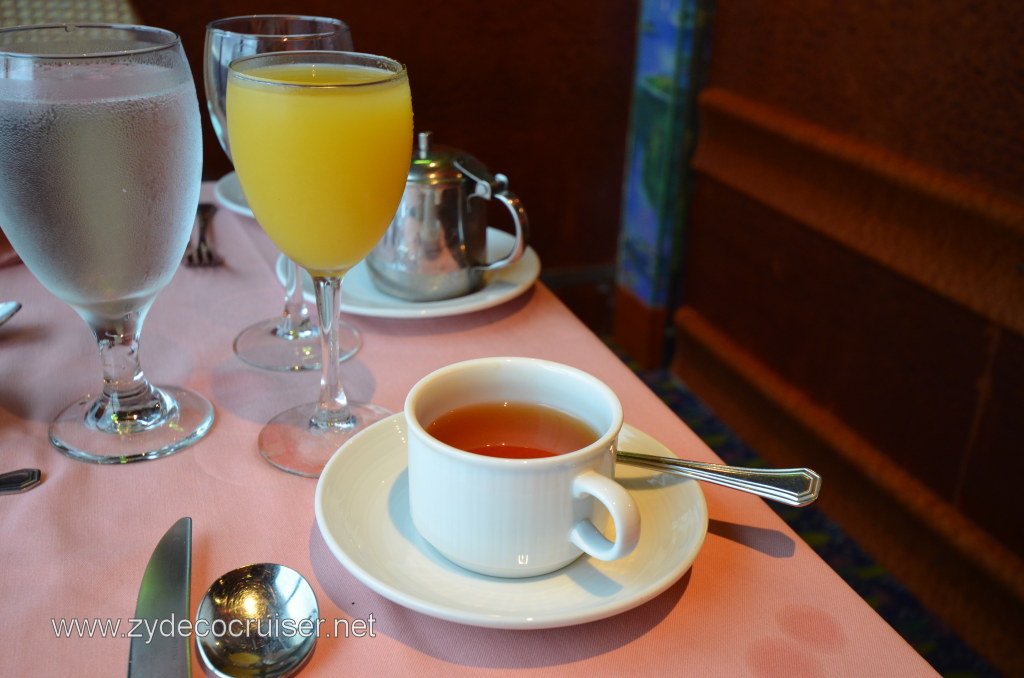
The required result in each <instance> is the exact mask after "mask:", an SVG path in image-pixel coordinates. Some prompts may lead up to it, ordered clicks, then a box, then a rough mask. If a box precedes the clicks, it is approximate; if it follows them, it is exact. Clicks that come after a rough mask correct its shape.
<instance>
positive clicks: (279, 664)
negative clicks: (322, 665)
mask: <svg viewBox="0 0 1024 678" xmlns="http://www.w3.org/2000/svg"><path fill="white" fill-rule="evenodd" d="M319 616H320V612H319V608H318V607H317V602H316V594H314V593H313V589H312V588H311V587H310V586H309V582H307V581H306V579H305V578H304V577H303V576H302V575H301V574H299V573H298V572H296V571H295V570H293V569H291V568H289V567H285V566H284V565H275V564H274V563H257V564H255V565H246V566H245V567H240V568H238V569H235V570H232V571H230V572H227V573H225V574H223V575H221V576H220V577H219V578H218V579H217V580H216V581H215V582H213V584H211V585H210V588H209V589H208V590H207V591H206V594H205V595H204V596H203V600H202V602H200V603H199V610H198V611H197V612H196V626H195V636H196V645H197V647H198V648H199V656H200V657H202V659H203V663H204V664H206V666H207V668H209V669H210V670H211V671H212V672H213V674H214V675H216V676H227V677H229V678H234V677H236V676H263V677H265V678H285V677H286V676H293V675H295V674H296V673H298V671H299V670H300V669H301V668H302V667H303V666H305V665H306V662H307V661H308V660H309V657H310V655H311V654H312V653H313V646H314V645H315V644H316V637H317V631H318V626H319Z"/></svg>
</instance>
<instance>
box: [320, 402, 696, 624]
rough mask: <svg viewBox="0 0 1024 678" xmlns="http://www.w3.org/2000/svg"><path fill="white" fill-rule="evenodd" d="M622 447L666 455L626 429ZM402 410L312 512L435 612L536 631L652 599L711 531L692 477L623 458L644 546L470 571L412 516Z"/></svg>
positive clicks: (325, 482) (347, 453) (336, 462)
mask: <svg viewBox="0 0 1024 678" xmlns="http://www.w3.org/2000/svg"><path fill="white" fill-rule="evenodd" d="M621 441H622V446H623V447H626V448H628V449H630V450H632V451H636V452H645V453H648V454H657V455H663V456H671V453H670V452H669V451H668V450H667V449H666V448H665V447H664V446H662V445H661V444H660V443H658V442H657V441H656V440H654V439H653V438H651V437H650V436H648V435H646V434H645V433H642V432H640V431H638V430H637V429H634V428H632V427H629V426H626V427H624V428H623V430H622V435H621ZM405 468H406V453H405V418H404V415H402V414H396V415H394V416H392V417H389V418H388V419H385V420H384V421H381V422H379V423H377V424H374V425H373V426H371V427H370V428H368V429H367V430H366V431H364V432H363V433H361V434H359V435H358V436H356V437H355V438H353V439H352V440H351V441H350V442H349V443H347V444H346V445H344V446H343V447H342V448H341V449H340V450H338V452H336V453H335V455H334V456H333V457H332V458H331V460H330V461H329V462H328V463H327V466H326V467H325V468H324V470H323V473H322V474H321V475H320V480H319V481H318V483H317V487H316V500H315V506H316V520H317V524H318V525H319V527H320V532H321V534H323V537H324V540H325V541H326V542H327V545H328V546H329V547H330V549H331V552H332V553H334V555H335V557H336V558H337V559H338V560H339V561H340V562H341V564H342V565H344V566H345V568H346V569H348V570H349V572H351V573H352V574H353V575H354V576H355V577H356V578H357V579H359V580H360V581H361V582H363V583H364V584H366V585H367V586H368V587H370V588H371V589H373V590H374V591H376V592H377V593H379V594H381V595H382V596H384V597H385V598H388V599H389V600H392V601H394V602H396V603H398V604H399V605H402V606H404V607H407V608H410V609H412V610H416V611H418V612H422V613H423V614H427V615H430V616H433V617H438V618H440V619H447V620H449V621H454V622H459V623H462V624H469V625H473V626H485V627H491V628H501V629H539V628H551V627H558V626H569V625H572V624H581V623H584V622H589V621H595V620H597V619H603V618H605V617H610V616H612V615H615V614H618V613H620V612H625V611H626V610H630V609H632V608H634V607H637V606H638V605H641V604H642V603H645V602H647V601H648V600H651V599H652V598H654V597H655V596H657V595H658V594H660V593H662V592H663V591H665V590H666V589H668V588H669V587H670V586H672V584H674V583H675V582H677V581H678V580H679V579H680V578H681V577H682V576H683V574H685V573H686V571H687V570H688V569H689V568H690V565H691V564H692V563H693V560H694V558H695V557H696V556H697V552H698V551H700V548H701V546H702V545H703V543H704V536H705V534H706V533H707V525H708V511H707V504H706V503H705V501H704V494H703V493H702V492H701V489H700V487H699V485H698V484H697V482H696V481H692V480H687V479H684V478H681V477H679V476H671V475H667V474H661V473H657V472H652V471H647V470H644V469H639V468H633V467H628V466H624V465H621V464H620V465H618V466H617V467H616V469H615V472H616V474H617V478H618V479H619V481H620V482H622V483H623V485H625V486H626V488H627V489H628V490H629V491H630V492H632V494H633V497H634V499H635V500H636V502H637V505H638V506H639V507H640V513H641V521H642V527H641V535H640V543H639V544H638V545H637V548H636V550H635V551H634V552H633V553H632V554H631V555H629V556H628V557H626V558H623V559H622V560H617V561H613V562H602V561H599V560H594V559H591V558H590V557H589V556H586V555H584V556H582V557H580V559H578V560H576V561H575V562H573V563H572V564H571V565H568V566H566V567H564V568H562V569H561V570H559V571H557V572H553V573H551V574H548V575H543V576H540V577H531V578H528V579H501V578H497V577H487V576H484V575H479V574H475V573H473V572H470V571H468V570H464V569H462V568H460V567H458V566H457V565H454V564H452V563H451V562H449V561H448V560H446V559H445V558H444V556H442V555H440V554H439V553H438V552H437V551H435V550H434V548H433V547H432V546H430V545H429V544H427V543H426V542H425V541H424V540H423V538H422V537H420V536H419V533H418V532H417V531H416V529H415V528H414V527H413V525H412V519H411V518H410V517H409V503H408V483H407V479H406V475H405Z"/></svg>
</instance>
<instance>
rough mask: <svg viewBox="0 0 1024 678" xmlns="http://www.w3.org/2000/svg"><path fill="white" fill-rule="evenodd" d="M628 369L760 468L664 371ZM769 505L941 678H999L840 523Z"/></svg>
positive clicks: (732, 454)
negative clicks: (632, 370) (944, 677)
mask: <svg viewBox="0 0 1024 678" xmlns="http://www.w3.org/2000/svg"><path fill="white" fill-rule="evenodd" d="M627 362H628V361H627ZM632 367H633V369H634V372H636V373H637V375H638V376H639V377H640V378H641V379H642V380H643V381H644V382H645V383H646V384H647V385H648V386H649V387H650V388H651V390H653V391H654V392H655V393H657V394H658V396H659V397H661V399H662V400H663V401H665V403H667V404H668V406H669V407H671V408H672V410H673V411H674V412H675V413H676V414H677V415H679V417H680V418H681V419H682V420H683V421H685V422H686V423H687V425H688V426H689V427H690V428H692V429H693V430H694V432H695V433H697V435H699V436H700V437H701V439H702V440H703V441H704V442H705V443H707V445H708V446H709V447H710V448H711V449H713V450H714V451H715V453H716V454H718V455H719V456H720V457H721V458H722V459H723V460H724V461H725V462H726V463H727V464H732V465H736V466H764V465H765V464H764V461H763V460H761V459H760V458H758V456H757V453H756V452H754V451H753V450H752V449H750V448H749V447H747V446H746V445H745V444H744V443H743V441H742V440H740V439H739V438H738V437H737V436H736V435H735V434H734V433H732V432H731V431H730V430H729V429H728V428H726V427H725V425H724V424H723V423H722V422H721V421H720V420H719V419H718V418H717V417H716V416H715V414H714V413H713V412H712V411H711V410H710V409H709V408H708V407H707V406H706V405H705V404H704V403H702V402H701V401H700V400H699V399H698V398H696V397H695V396H694V395H693V393H692V392H690V390H689V389H688V388H687V387H686V385H685V384H684V383H683V382H682V381H680V380H679V379H678V378H677V377H675V376H674V375H672V374H671V373H668V372H667V371H665V370H650V371H647V370H639V369H637V368H636V366H632ZM769 505H770V506H771V507H772V508H773V509H775V511H776V513H778V514H779V515H780V516H781V517H782V518H783V520H785V521H786V523H788V524H789V525H790V527H792V528H793V530H794V531H796V533H797V534H799V535H800V536H801V537H802V538H803V540H804V541H805V542H807V544H808V545H809V546H810V547H811V548H813V549H814V551H815V552H816V553H818V555H820V556H821V557H822V559H823V560H825V561H826V562H827V563H828V564H829V565H830V566H831V567H832V568H833V569H834V570H835V571H836V572H837V573H838V574H839V575H840V576H841V577H842V578H843V580H845V581H846V582H847V583H848V584H849V585H850V586H851V587H852V588H853V589H854V590H855V591H856V592H857V593H858V594H860V596H861V597H862V598H864V600H865V601H867V602H868V604H870V605H871V607H872V608H874V609H875V611H877V612H878V614H879V615H880V616H881V617H882V618H883V619H885V620H886V621H887V622H888V623H889V624H890V625H891V626H892V627H893V628H894V629H895V630H896V631H897V632H898V633H899V634H900V635H901V636H902V637H903V638H904V639H906V641H907V642H908V643H910V644H911V645H912V646H913V647H914V648H915V649H916V650H917V651H918V652H920V653H921V656H922V657H924V658H925V659H926V660H927V661H928V662H929V663H930V664H931V665H932V666H933V667H934V668H935V670H936V671H938V672H939V673H940V674H941V675H943V676H946V677H947V678H999V676H1000V674H999V673H998V672H996V671H995V669H993V668H992V667H991V666H990V665H989V664H988V663H987V662H986V661H985V660H984V659H983V658H982V657H980V656H979V655H978V654H977V653H976V652H974V650H972V649H971V648H970V647H969V646H968V645H966V644H965V643H964V642H963V641H962V640H961V639H960V638H959V637H958V636H957V635H956V634H955V633H954V632H953V631H952V630H951V629H950V628H949V627H948V626H947V625H946V624H945V623H944V622H943V621H942V619H940V618H939V617H937V616H936V615H934V614H933V613H931V612H930V611H929V610H927V609H926V608H925V607H924V606H923V605H922V604H921V603H920V602H919V601H918V600H917V599H916V598H915V597H914V596H913V595H912V594H911V593H910V592H909V591H908V590H907V589H906V587H904V586H903V585H902V584H901V583H900V582H899V581H897V580H896V579H895V578H894V577H893V576H892V575H890V574H889V573H888V572H887V571H886V570H885V569H884V568H882V567H881V566H879V565H878V564H877V563H876V562H875V561H874V559H873V558H872V557H871V555H870V554H869V553H866V552H865V551H864V550H863V549H862V548H861V547H860V546H859V545H858V544H857V543H856V542H855V541H854V540H853V539H851V538H850V537H848V536H847V535H846V534H845V533H844V532H843V529H842V527H841V526H840V525H838V524H836V523H835V522H833V521H832V520H830V519H829V518H828V517H827V516H825V515H824V514H823V513H821V511H818V510H817V509H816V508H815V507H814V506H810V507H806V508H802V509H797V508H790V507H787V506H783V505H780V504H775V503H769Z"/></svg>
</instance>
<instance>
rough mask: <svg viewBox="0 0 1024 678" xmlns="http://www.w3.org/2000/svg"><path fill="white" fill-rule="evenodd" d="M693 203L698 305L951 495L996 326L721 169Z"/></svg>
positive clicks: (691, 282)
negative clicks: (748, 192)
mask: <svg viewBox="0 0 1024 678" xmlns="http://www.w3.org/2000/svg"><path fill="white" fill-rule="evenodd" d="M694 204H695V208H694V214H693V225H692V230H691V233H690V242H689V253H688V265H687V273H686V282H685V285H684V300H685V303H686V304H687V305H689V306H691V307H693V308H694V309H696V310H697V311H698V312H700V313H701V314H702V315H703V316H704V317H706V318H707V319H708V320H709V321H710V322H711V323H713V324H714V325H715V326H717V327H718V328H720V329H721V330H722V331H723V332H725V333H726V334H728V335H729V336H730V337H732V339H733V340H734V341H735V342H736V343H737V344H739V345H740V346H742V347H743V348H744V349H746V350H747V351H749V352H750V353H751V354H752V355H754V356H755V357H756V358H758V359H759V360H761V361H763V362H764V364H766V365H768V366H769V367H770V369H772V370H773V371H775V372H777V373H778V374H779V375H780V376H781V377H782V378H783V379H785V380H786V381H788V382H789V383H791V384H792V385H794V386H795V387H796V388H798V389H800V390H802V391H804V392H805V393H806V394H807V395H808V397H810V398H811V399H813V400H814V401H816V402H818V403H819V404H821V405H822V406H823V407H825V408H826V409H828V410H829V411H833V412H835V413H836V414H837V415H839V416H840V417H841V418H842V419H844V420H845V421H847V422H848V424H849V425H850V426H852V427H853V428H854V429H856V430H857V431H858V432H860V433H861V434H862V435H863V436H864V437H865V438H867V439H868V440H870V441H871V442H872V443H874V444H875V445H876V446H877V447H879V448H880V449H882V450H885V451H886V452H887V453H888V454H889V455H891V457H892V459H893V460H894V461H896V462H897V463H898V464H900V465H901V466H903V467H904V468H906V469H907V470H909V471H910V472H912V473H913V474H914V475H916V476H918V477H919V478H920V479H921V480H922V481H923V482H925V483H926V484H927V485H928V486H929V487H931V488H932V489H933V490H934V491H935V492H937V493H938V494H939V495H940V496H942V497H944V498H946V499H947V500H950V501H952V499H953V496H954V493H955V491H956V488H957V486H958V473H959V472H960V470H961V468H960V467H961V461H962V459H963V456H964V454H965V451H966V449H967V446H968V443H969V441H970V437H971V428H972V424H973V421H974V416H975V411H976V407H977V400H978V394H977V379H978V376H979V375H980V374H981V373H982V371H983V369H984V365H985V361H986V350H987V347H988V343H989V341H988V337H987V335H986V333H985V325H984V324H982V323H981V322H980V321H978V319H977V318H976V317H975V316H973V315H971V314H969V313H967V312H965V311H963V310H962V309H960V308H958V307H956V306H955V305H953V304H952V303H950V302H948V301H945V300H944V299H942V298H940V297H938V296H937V295H934V294H931V293H929V292H927V291H925V290H923V289H922V288H920V287H918V286H916V285H914V284H912V283H911V282H909V281H908V280H906V279H905V278H902V277H901V276H898V275H896V274H894V273H892V272H891V271H888V270H887V269H885V268H883V267H881V266H878V265H876V264H874V263H872V262H870V261H868V260H865V259H864V258H863V257H861V256H859V255H856V254H855V253H853V252H851V251H850V250H847V249H846V248H844V247H842V246H840V245H837V244H836V243H835V242H833V241H831V240H829V239H827V238H825V237H823V236H821V235H819V234H817V233H815V232H813V231H810V230H808V229H805V228H803V227H801V226H800V225H798V224H794V223H793V222H792V221H790V220H788V219H786V218H785V217H783V216H782V215H779V214H777V213H775V212H772V211H771V210H768V209H766V208H764V206H762V205H760V204H759V203H757V202H754V201H752V200H750V199H748V198H746V197H745V196H743V195H740V194H737V193H736V192H735V191H733V190H731V189H729V188H728V187H726V186H723V185H721V184H719V183H717V182H715V181H713V180H710V179H707V178H702V179H701V180H700V181H699V182H698V188H697V193H696V196H695V200H694Z"/></svg>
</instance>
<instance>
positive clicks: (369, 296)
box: [274, 228, 540, 318]
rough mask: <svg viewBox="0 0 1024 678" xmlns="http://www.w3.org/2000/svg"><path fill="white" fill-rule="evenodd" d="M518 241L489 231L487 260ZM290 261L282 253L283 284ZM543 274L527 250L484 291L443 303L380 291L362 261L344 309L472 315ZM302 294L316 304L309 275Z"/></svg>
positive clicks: (344, 292)
mask: <svg viewBox="0 0 1024 678" xmlns="http://www.w3.org/2000/svg"><path fill="white" fill-rule="evenodd" d="M513 242H515V238H514V237H513V236H512V235H510V234H508V233H506V232H505V231H502V230H499V229H497V228H488V229H487V257H488V260H490V261H494V260H496V259H498V258H500V257H503V256H505V255H506V254H507V253H508V251H509V250H510V249H511V248H512V243H513ZM287 267H288V263H287V259H285V257H284V255H283V254H282V255H281V256H280V257H279V258H278V260H277V264H276V266H275V267H274V271H275V273H276V274H277V279H278V280H280V281H282V284H284V280H285V277H286V275H287ZM538 275H540V258H539V257H538V256H537V253H536V252H534V251H533V248H532V247H527V248H526V251H525V252H524V253H523V256H522V258H521V259H520V260H519V261H517V262H515V263H514V264H511V265H510V266H506V267H505V268H502V269H498V270H497V271H494V273H493V276H492V277H491V279H490V281H488V283H487V284H486V285H485V286H484V287H483V288H482V289H479V290H477V291H476V292H473V293H472V294H467V295H466V296H463V297H455V298H454V299H443V300H441V301H422V302H415V301H405V300H404V299H399V298H398V297H393V296H391V295H389V294H385V293H384V292H381V291H380V290H379V289H377V286H376V285H374V284H373V281H372V280H370V273H369V271H368V270H367V269H366V262H360V263H359V264H357V265H356V266H355V268H353V269H352V270H351V271H349V272H348V274H346V275H345V278H344V280H343V282H342V285H341V310H342V311H345V312H346V313H355V314H356V315H365V316H374V317H377V318H439V317H443V316H449V315H461V314H463V313H472V312H473V311H480V310H483V309H485V308H491V307H492V306H497V305H498V304H503V303H505V302H506V301H508V300H510V299H514V298H515V297H518V296H519V295H520V294H522V293H523V292H525V291H526V290H527V289H529V288H530V286H531V285H533V283H534V281H536V280H537V276H538ZM302 292H303V295H304V296H305V297H306V301H307V302H309V303H311V304H314V303H316V297H315V296H314V294H313V281H312V280H310V278H309V275H308V274H307V273H306V272H305V271H303V273H302Z"/></svg>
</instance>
